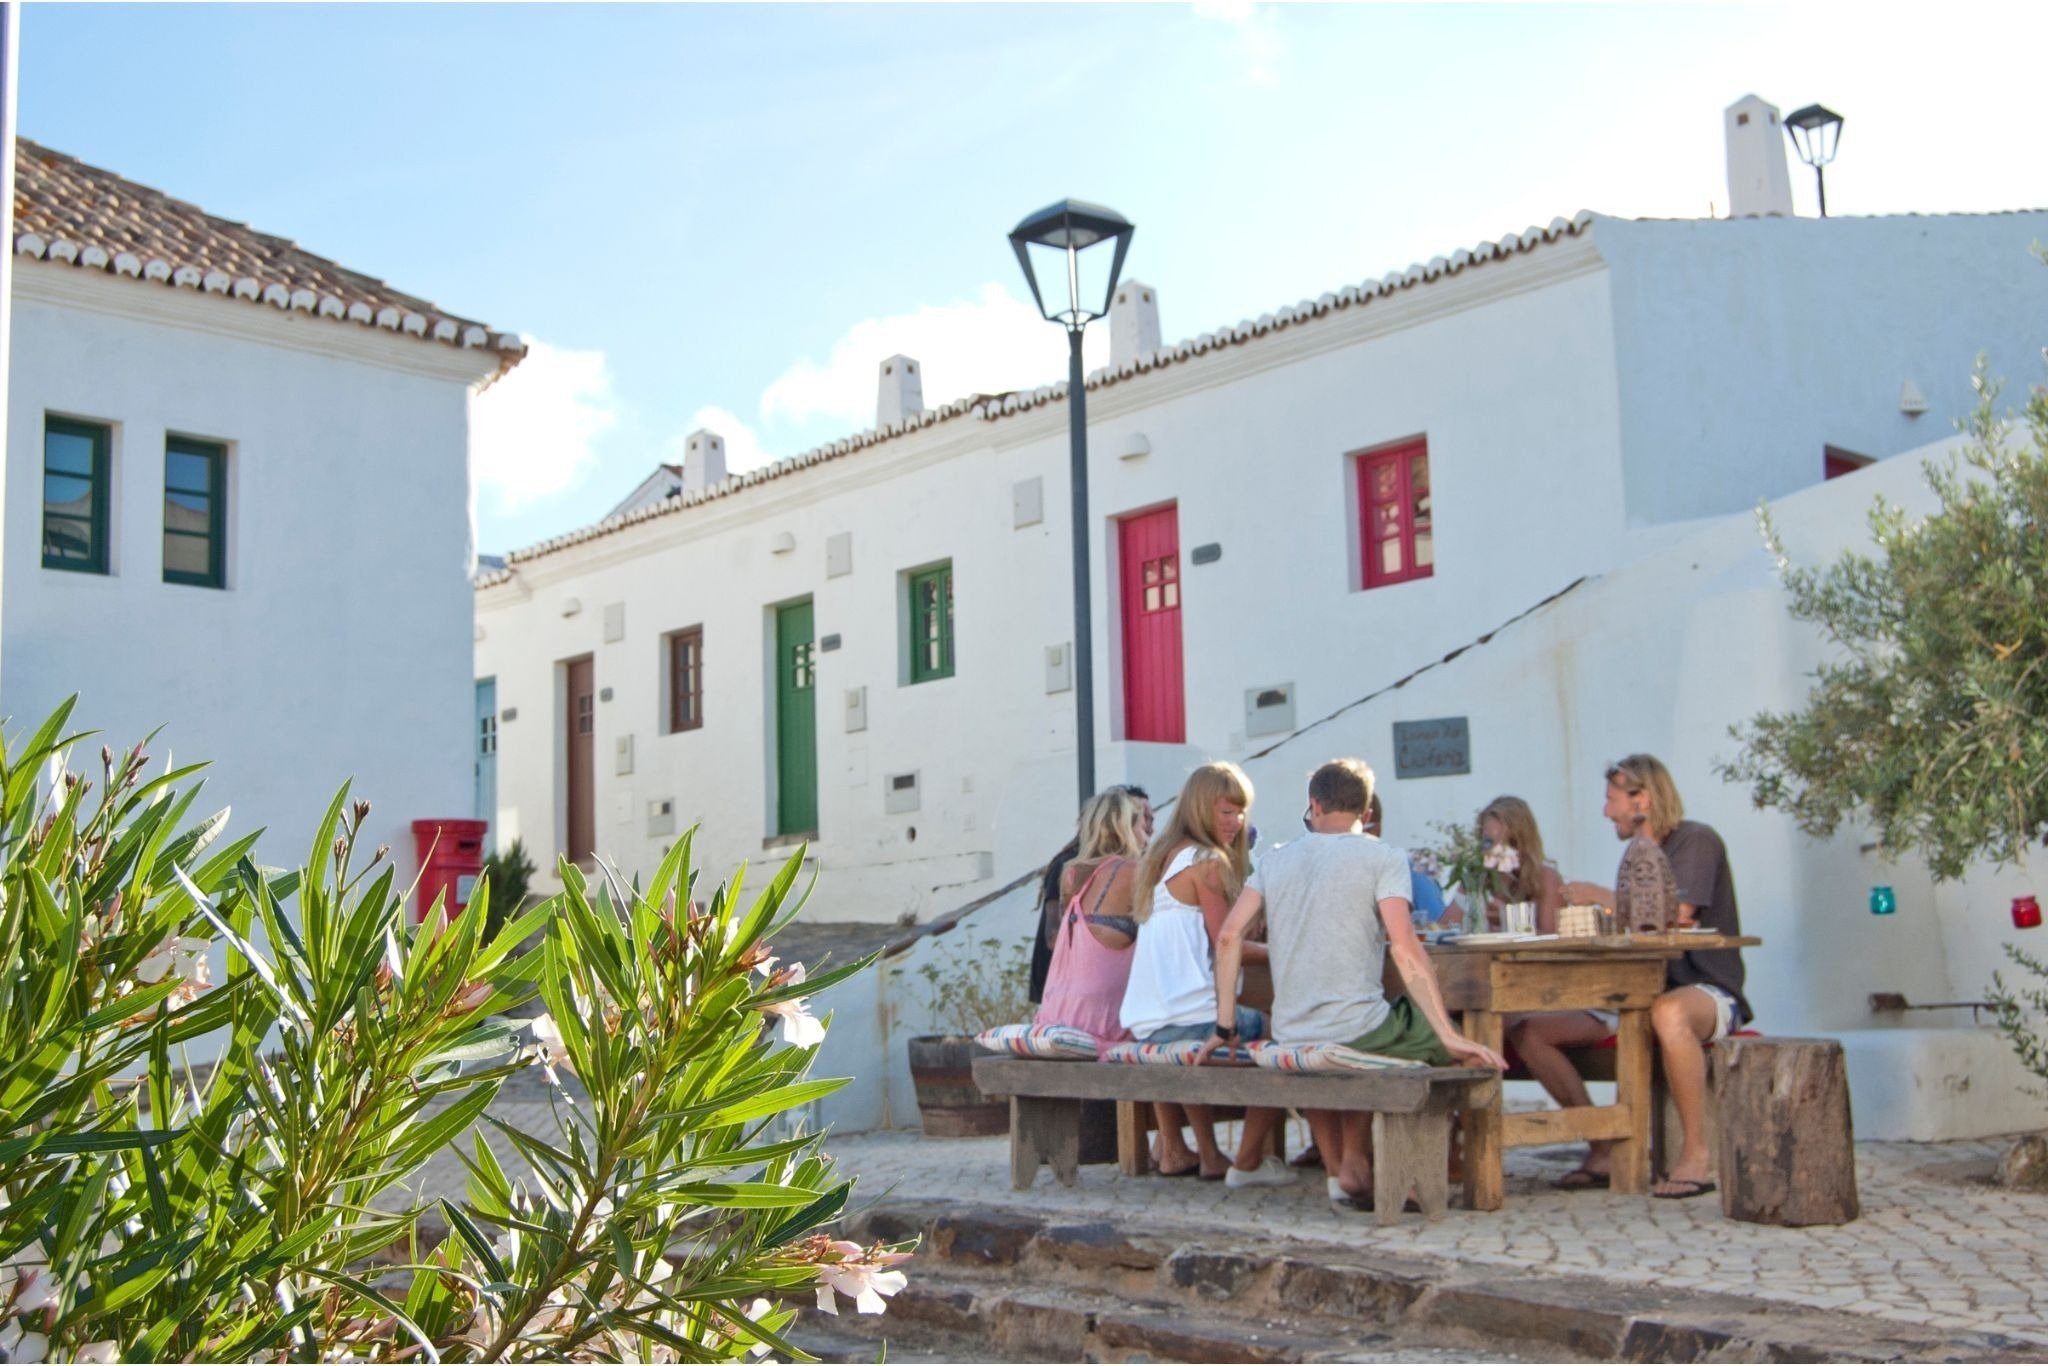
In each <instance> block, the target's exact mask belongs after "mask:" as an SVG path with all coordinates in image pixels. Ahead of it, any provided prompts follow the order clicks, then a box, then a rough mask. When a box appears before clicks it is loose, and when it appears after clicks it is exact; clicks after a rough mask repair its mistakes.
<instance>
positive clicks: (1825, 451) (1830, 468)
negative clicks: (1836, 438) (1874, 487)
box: [1821, 446, 1877, 480]
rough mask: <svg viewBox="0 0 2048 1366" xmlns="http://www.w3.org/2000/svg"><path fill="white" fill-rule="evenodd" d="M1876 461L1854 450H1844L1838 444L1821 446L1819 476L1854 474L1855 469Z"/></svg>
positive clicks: (1826, 478)
mask: <svg viewBox="0 0 2048 1366" xmlns="http://www.w3.org/2000/svg"><path fill="white" fill-rule="evenodd" d="M1876 463H1877V462H1876V461H1875V460H1873V459H1871V458H1870V457H1869V456H1867V455H1858V454H1857V453H1856V452H1854V451H1845V450H1843V449H1842V448H1841V447H1840V446H1823V447H1821V478H1822V479H1823V480H1828V479H1840V478H1841V477H1842V476H1843V475H1845V474H1854V473H1856V471H1858V470H1860V469H1863V468H1865V467H1867V466H1870V465H1874V464H1876Z"/></svg>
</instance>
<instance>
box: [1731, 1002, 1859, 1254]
mask: <svg viewBox="0 0 2048 1366" xmlns="http://www.w3.org/2000/svg"><path fill="white" fill-rule="evenodd" d="M1710 1066H1711V1067H1712V1069H1713V1078H1712V1088H1713V1092H1714V1111H1715V1113H1714V1125H1713V1129H1714V1156H1715V1167H1716V1169H1717V1171H1716V1175H1717V1177H1718V1179H1719V1182H1720V1187H1721V1213H1722V1214H1724V1215H1726V1216H1727V1217H1728V1218H1730V1219H1739V1220H1741V1221H1743V1222H1744V1223H1750V1224H1775V1225H1778V1226H1780V1227H1786V1228H1803V1227H1805V1226H1807V1225H1809V1224H1846V1223H1849V1222H1850V1221H1851V1220H1853V1219H1855V1218H1856V1216H1857V1214H1858V1212H1859V1207H1858V1205H1857V1200H1856V1136H1855V1131H1854V1129H1853V1128H1852V1126H1851V1124H1850V1119H1849V1069H1848V1062H1847V1060H1846V1059H1845V1058H1844V1057H1843V1056H1842V1045H1841V1044H1840V1043H1839V1042H1838V1041H1836V1040H1834V1039H1777V1038H1755V1039H1744V1038H1738V1039H1723V1040H1722V1041H1721V1042H1719V1043H1717V1044H1715V1045H1714V1048H1713V1055H1712V1061H1711V1063H1710Z"/></svg>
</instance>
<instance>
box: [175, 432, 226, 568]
mask: <svg viewBox="0 0 2048 1366" xmlns="http://www.w3.org/2000/svg"><path fill="white" fill-rule="evenodd" d="M227 468H228V448H227V447H226V446H223V445H221V444H220V443H219V442H217V441H195V440H193V439H192V438H190V437H184V436H173V437H170V438H168V439H166V440H165V442H164V582H165V583H183V584H190V585H192V586H193V587H195V588H225V587H226V586H227V553H226V552H227Z"/></svg>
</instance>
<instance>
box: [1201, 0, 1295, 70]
mask: <svg viewBox="0 0 2048 1366" xmlns="http://www.w3.org/2000/svg"><path fill="white" fill-rule="evenodd" d="M1195 15H1196V17H1197V18H1200V19H1208V20H1211V21H1213V22H1216V23H1221V24H1227V25H1229V26H1230V27H1231V28H1233V29H1235V30H1236V32H1235V33H1234V34H1232V35H1231V41H1232V42H1233V43H1234V44H1236V45H1237V47H1238V49H1239V51H1240V53H1241V54H1242V55H1243V57H1244V59H1245V72H1244V75H1245V79H1246V80H1248V81H1250V82H1252V83H1253V84H1254V85H1277V84H1278V83H1279V81H1280V69H1279V68H1280V58H1281V56H1282V55H1283V54H1284V52H1285V50H1286V43H1285V42H1284V41H1283V40H1282V39H1281V37H1280V20H1279V17H1278V16H1277V15H1276V14H1275V12H1274V10H1273V8H1272V6H1270V5H1265V6H1261V5H1256V4H1253V3H1252V0H1195Z"/></svg>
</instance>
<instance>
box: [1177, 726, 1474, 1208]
mask: <svg viewBox="0 0 2048 1366" xmlns="http://www.w3.org/2000/svg"><path fill="white" fill-rule="evenodd" d="M1372 787H1373V775H1372V769H1371V768H1369V767H1367V766H1366V764H1365V763H1364V761H1363V760H1359V759H1333V760H1331V761H1330V762H1329V763H1326V764H1324V765H1323V766H1322V767H1321V768H1318V769H1317V770H1316V771H1315V773H1314V775H1313V776H1311V777H1310V779H1309V784H1308V811H1307V812H1306V813H1305V814H1304V815H1303V817H1302V819H1303V822H1304V823H1305V824H1306V825H1307V826H1308V834H1306V835H1304V836H1302V837H1301V838H1300V839H1297V840H1294V841H1292V842H1291V843H1288V844H1285V845H1282V846H1281V847H1280V848H1278V849H1275V850H1273V851H1272V852H1270V853H1268V854H1267V855H1266V856H1265V857H1264V858H1263V859H1262V860H1261V861H1260V863H1259V866H1258V867H1257V869H1255V870H1254V871H1253V873H1252V876H1251V878H1250V879H1249V880H1247V881H1246V883H1245V888H1244V893H1243V894H1242V895H1241V896H1239V897H1238V899H1237V904H1236V905H1235V906H1233V907H1231V910H1230V915H1229V916H1228V917H1227V918H1226V919H1225V920H1224V922H1223V929H1222V931H1221V932H1220V933H1219V934H1218V935H1217V938H1216V1017H1217V1019H1219V1020H1226V1021H1228V1022H1229V1023H1227V1024H1219V1025H1217V1026H1216V1032H1215V1034H1214V1035H1213V1036H1212V1038H1211V1039H1210V1041H1209V1042H1208V1043H1206V1044H1204V1045H1203V1053H1202V1056H1203V1057H1204V1058H1206V1057H1207V1056H1208V1055H1209V1053H1210V1052H1212V1051H1214V1049H1215V1048H1217V1047H1219V1046H1221V1045H1222V1044H1225V1043H1229V1042H1231V1041H1233V1039H1234V1038H1235V1034H1236V1030H1235V1028H1234V1026H1235V1023H1236V1019H1237V974H1238V967H1239V965H1240V963H1241V961H1242V959H1243V951H1244V936H1245V931H1246V930H1247V929H1249V928H1250V926H1251V923H1252V921H1253V919H1254V918H1256V917H1257V916H1258V914H1259V912H1260V911H1261V910H1263V911H1264V912H1265V915H1266V948H1267V952H1268V954H1269V959H1270V963H1271V968H1272V973H1273V1018H1272V1034H1273V1039H1274V1041H1275V1042H1277V1043H1283V1044H1316V1043H1341V1044H1348V1045H1349V1046H1351V1047H1353V1048H1356V1049H1358V1050H1360V1051H1361V1052H1367V1053H1380V1054H1384V1055H1387V1056H1390V1057H1397V1058H1409V1059H1413V1060H1415V1061H1418V1062H1425V1063H1428V1064H1430V1065H1431V1066H1436V1067H1448V1066H1452V1065H1454V1064H1461V1063H1462V1064H1465V1065H1469V1066H1478V1067H1492V1068H1495V1069H1504V1068H1505V1067H1506V1063H1505V1062H1504V1061H1503V1060H1502V1059H1501V1057H1500V1055H1499V1054H1498V1053H1495V1052H1494V1051H1493V1050H1492V1049H1490V1048H1487V1047H1486V1046H1484V1045H1483V1044H1478V1043H1474V1042H1472V1041H1471V1040H1470V1039H1467V1038H1466V1037H1465V1036H1464V1035H1462V1034H1460V1033H1459V1032H1458V1031H1457V1029H1456V1028H1455V1027H1453V1026H1452V1024H1451V1019H1450V1016H1449V1014H1448V1013H1447V1012H1446V1011H1445V1010H1444V1003H1443V995H1442V993H1441V992H1440V991H1439V990H1438V988H1437V981H1436V973H1435V972H1434V970H1432V969H1431V967H1430V965H1429V956H1428V954H1427V953H1426V952H1425V951H1424V949H1423V947H1422V941H1421V940H1419V939H1417V938H1416V936H1415V926H1414V924H1413V922H1412V921H1411V920H1410V918H1409V900H1408V899H1409V895H1410V888H1411V881H1410V878H1411V874H1410V872H1409V868H1408V856H1407V855H1406V854H1405V853H1403V852H1402V851H1401V850H1399V849H1396V848H1394V847H1392V846H1391V845H1386V844H1382V843H1380V842H1379V841H1377V840H1370V839H1363V838H1360V837H1359V836H1360V833H1361V827H1362V825H1363V823H1364V820H1365V814H1366V811H1367V809H1368V808H1369V807H1370V805H1371V803H1372ZM1389 952H1391V953H1392V954H1393V956H1394V963H1395V965H1396V966H1397V967H1398V968H1399V969H1400V970H1401V980H1402V982H1403V983H1404V984H1405V985H1406V987H1407V990H1408V994H1407V995H1405V996H1403V997H1400V998H1399V999H1397V1000H1393V1001H1389V1000H1388V999H1387V997H1386V992H1385V990H1384V989H1383V988H1382V986H1381V976H1382V972H1383V970H1384V967H1385V962H1386V956H1387V954H1388V953H1389ZM1305 1113H1306V1117H1307V1119H1308V1122H1309V1128H1310V1129H1311V1131H1313V1133H1314V1134H1315V1138H1316V1146H1317V1147H1318V1148H1319V1149H1320V1150H1321V1151H1322V1153H1323V1154H1324V1163H1325V1166H1326V1167H1328V1168H1329V1170H1330V1197H1331V1198H1332V1199H1346V1198H1348V1199H1354V1200H1361V1199H1369V1198H1370V1195H1371V1191H1372V1159H1371V1157H1370V1155H1369V1148H1368V1136H1369V1133H1370V1121H1371V1116H1370V1115H1368V1114H1364V1113H1362V1112H1357V1111H1340V1110H1310V1111H1307V1112H1305ZM1333 1154H1334V1155H1336V1156H1337V1161H1336V1162H1335V1164H1334V1165H1332V1164H1331V1156H1332V1155H1333Z"/></svg>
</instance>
